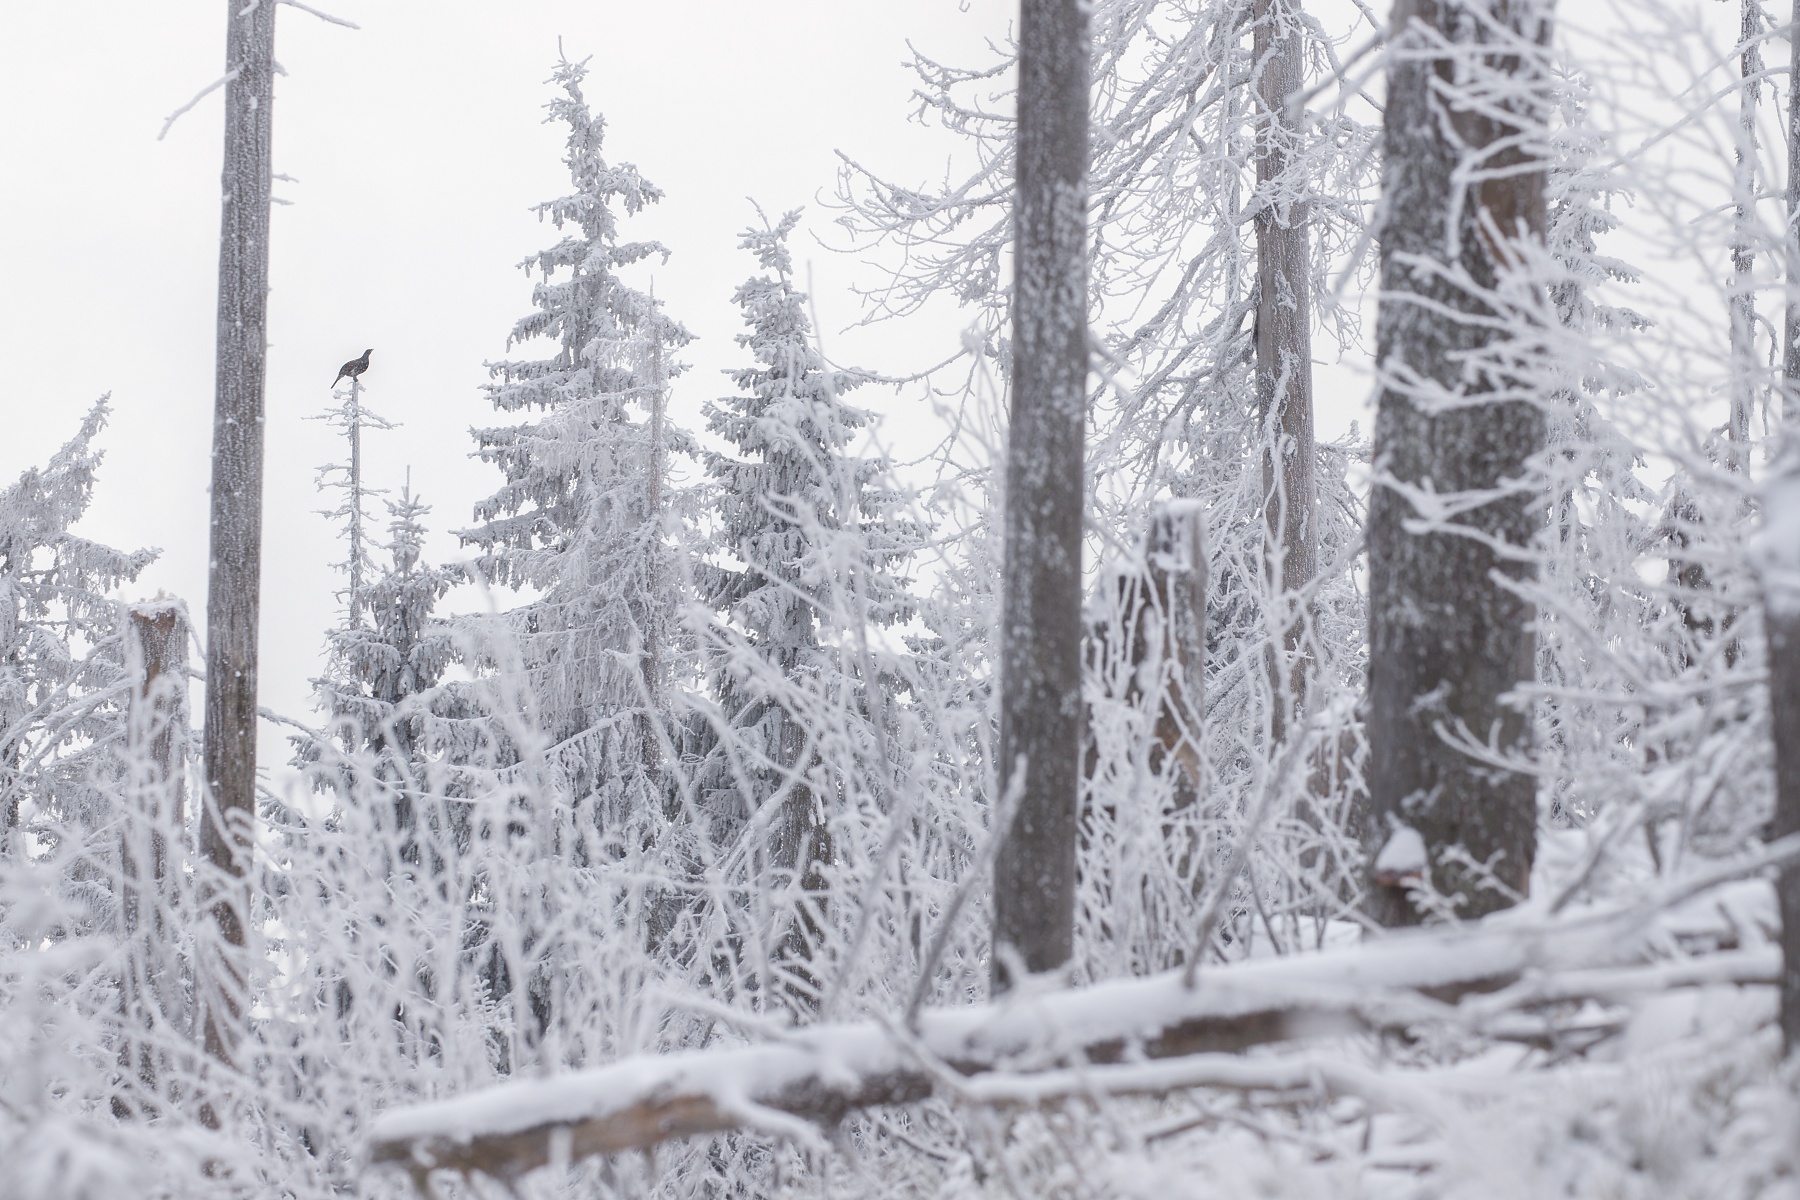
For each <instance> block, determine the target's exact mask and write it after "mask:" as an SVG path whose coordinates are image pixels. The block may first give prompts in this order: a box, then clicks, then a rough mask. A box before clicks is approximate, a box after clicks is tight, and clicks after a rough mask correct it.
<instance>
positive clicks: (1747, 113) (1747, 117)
mask: <svg viewBox="0 0 1800 1200" xmlns="http://www.w3.org/2000/svg"><path fill="white" fill-rule="evenodd" d="M1739 10H1740V17H1739V25H1738V38H1739V42H1740V44H1741V45H1742V47H1743V49H1742V51H1741V53H1740V54H1739V56H1738V74H1739V78H1740V79H1742V80H1743V90H1742V91H1741V92H1740V93H1739V95H1738V141H1737V170H1736V172H1735V177H1734V179H1733V181H1732V182H1733V187H1732V191H1733V192H1734V193H1735V195H1734V199H1735V201H1736V206H1737V212H1736V216H1735V219H1734V221H1733V228H1732V240H1731V413H1730V417H1729V420H1728V421H1727V423H1726V437H1727V439H1728V441H1729V442H1730V449H1729V453H1730V458H1729V460H1728V461H1727V463H1726V466H1727V468H1728V469H1730V470H1732V471H1736V472H1740V473H1741V472H1747V471H1748V470H1749V469H1750V420H1751V416H1752V414H1753V413H1754V412H1755V409H1756V392H1757V386H1756V375H1757V369H1758V363H1757V357H1756V243H1755V231H1754V227H1755V223H1756V106H1757V101H1758V100H1759V98H1760V95H1761V91H1762V86H1761V84H1760V82H1759V81H1758V76H1760V75H1761V74H1762V50H1761V48H1760V47H1759V46H1758V44H1757V38H1758V37H1759V36H1760V35H1761V33H1762V21H1761V10H1762V5H1761V0H1739Z"/></svg>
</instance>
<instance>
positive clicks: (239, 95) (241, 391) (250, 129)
mask: <svg viewBox="0 0 1800 1200" xmlns="http://www.w3.org/2000/svg"><path fill="white" fill-rule="evenodd" d="M277 7H278V6H277V5H276V4H274V3H271V2H270V0H260V2H255V0H253V2H250V3H246V2H245V0H228V2H227V5H226V10H227V12H228V13H229V14H230V16H229V24H228V26H227V29H228V32H227V35H226V68H227V70H228V71H229V72H230V74H231V81H230V82H229V83H227V84H226V86H225V168H224V179H223V196H224V200H223V216H222V219H221V221H220V230H219V344H218V363H217V379H216V391H215V396H214V403H213V452H212V536H211V560H210V561H211V574H210V577H209V579H208V581H207V596H206V714H205V750H204V764H203V765H204V768H205V773H206V778H205V781H204V782H205V789H204V794H203V807H202V809H201V815H200V853H201V856H202V857H203V858H204V860H205V866H206V867H207V868H208V869H209V871H210V878H209V879H208V881H207V882H208V884H209V885H210V887H211V889H212V891H211V894H210V896H209V901H210V905H211V909H212V914H213V920H214V922H215V924H216V925H217V929H218V936H219V940H220V942H221V943H222V947H221V950H222V954H221V958H222V960H223V961H220V962H217V963H212V964H208V968H209V969H208V972H207V974H208V976H209V978H207V979H206V980H205V983H204V985H203V987H202V991H201V994H202V996H203V998H204V1005H205V1007H204V1014H205V1015H204V1029H205V1039H206V1049H207V1052H208V1053H209V1054H211V1055H212V1056H213V1057H214V1058H216V1059H218V1060H219V1061H220V1062H223V1063H227V1064H229V1063H231V1062H232V1061H233V1059H234V1056H235V1046H236V1043H237V1039H238V1036H239V1025H240V1023H241V1020H242V1016H243V988H244V980H245V975H244V971H245V965H246V964H245V961H244V950H243V948H244V944H245V932H246V929H245V926H246V921H247V916H248V913H247V910H248V907H249V894H248V890H247V887H246V886H245V885H244V884H243V882H242V881H243V879H244V878H245V876H246V874H247V873H248V871H249V866H250V844H251V830H252V827H253V824H254V820H255V814H256V668H257V646H256V637H257V624H258V616H259V612H260V609H261V585H262V479H263V376H264V365H265V355H266V347H267V333H266V329H265V320H266V316H267V312H268V292H269V173H270V113H271V108H272V104H273V99H274V82H275V76H274V62H275V59H274V53H275V9H276V8H277Z"/></svg>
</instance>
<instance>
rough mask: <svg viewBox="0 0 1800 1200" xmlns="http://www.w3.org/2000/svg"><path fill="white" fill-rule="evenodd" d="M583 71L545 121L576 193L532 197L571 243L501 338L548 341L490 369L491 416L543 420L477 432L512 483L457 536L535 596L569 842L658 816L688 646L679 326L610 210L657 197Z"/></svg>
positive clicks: (529, 658)
mask: <svg viewBox="0 0 1800 1200" xmlns="http://www.w3.org/2000/svg"><path fill="white" fill-rule="evenodd" d="M586 74H587V67H586V64H585V63H571V62H568V61H567V60H564V61H562V62H560V63H558V65H557V68H556V70H555V72H554V74H553V76H552V82H554V83H555V84H556V85H557V86H558V87H559V88H561V89H562V92H563V94H562V95H561V96H558V97H557V98H556V99H554V100H553V101H551V102H550V104H549V105H547V108H548V109H549V112H550V117H549V119H550V120H551V121H561V122H563V123H564V124H566V125H567V126H568V130H569V136H568V143H567V145H568V151H567V155H566V157H565V159H564V161H565V162H566V163H567V165H568V168H569V174H570V177H571V179H572V181H573V183H574V185H575V190H574V191H573V192H571V193H570V194H569V195H567V196H563V197H561V198H559V199H556V200H552V201H549V202H547V203H545V204H542V205H539V206H538V213H539V215H540V216H541V217H547V218H549V220H550V222H551V223H552V224H553V225H554V226H555V227H556V228H557V229H559V230H564V231H565V232H566V236H565V237H564V238H563V239H562V240H561V241H560V242H558V243H557V244H556V245H554V246H552V247H550V248H549V249H547V250H544V251H542V252H541V253H539V254H536V255H533V256H532V257H531V258H529V259H527V260H526V261H525V263H524V264H523V265H524V267H525V268H526V269H527V270H528V271H537V272H539V273H541V275H542V278H541V279H540V281H539V282H538V283H537V285H536V287H535V288H534V289H533V295H532V303H533V307H534V311H533V312H532V313H530V314H529V315H527V316H525V317H523V318H521V319H520V320H519V321H518V323H517V324H516V325H514V327H513V330H512V334H511V336H510V338H509V339H508V344H509V345H513V344H518V343H529V342H532V341H534V340H535V339H539V338H544V339H548V340H550V341H551V342H552V343H553V344H554V349H553V350H552V352H551V354H550V355H549V356H548V357H545V358H539V359H522V360H517V359H516V360H507V361H504V362H499V363H495V364H493V365H492V366H491V368H490V369H491V372H492V374H493V376H494V378H495V382H494V383H492V384H489V385H488V395H489V398H490V399H491V400H492V401H493V404H494V407H495V408H496V409H498V410H499V411H501V412H502V413H537V414H539V415H537V416H536V418H535V419H534V420H530V421H527V422H526V423H523V424H517V425H504V426H497V427H491V428H487V429H481V430H477V431H476V441H477V446H478V450H477V454H478V455H479V456H480V457H481V458H482V459H483V460H485V461H487V462H490V463H493V464H494V465H495V466H497V467H499V468H500V471H501V473H502V474H503V475H504V476H505V479H506V482H505V483H504V485H503V486H502V487H501V489H500V490H499V491H498V492H496V493H495V494H494V495H493V496H491V497H489V498H488V499H487V500H484V501H482V502H481V503H480V504H478V505H477V506H476V509H475V516H476V519H477V521H478V522H479V523H478V524H476V525H474V526H472V527H470V528H468V529H466V530H463V531H461V532H460V534H459V536H460V537H461V538H462V540H463V543H464V544H465V545H470V546H474V547H476V548H477V550H478V551H479V556H478V557H477V559H476V561H475V569H476V570H477V571H478V572H479V573H480V574H481V575H482V576H483V577H484V578H485V579H487V580H488V581H489V582H491V583H495V584H499V585H502V586H505V587H509V588H514V589H519V588H528V589H531V590H532V591H534V592H536V593H537V594H536V596H535V597H534V598H533V599H531V600H530V601H528V602H527V603H526V604H524V605H522V606H520V607H519V608H517V609H514V610H512V611H511V612H510V613H509V614H508V625H509V628H510V632H511V634H512V636H513V637H514V638H515V639H516V641H517V646H518V652H519V654H520V656H521V659H522V666H523V670H524V674H525V679H524V682H525V685H526V691H527V692H528V693H529V694H530V695H531V696H532V698H533V702H534V704H535V706H536V714H537V717H536V719H537V722H538V724H539V725H540V726H541V728H542V730H543V732H544V733H545V734H546V735H547V736H548V738H549V741H550V748H549V750H548V751H547V753H548V756H549V759H550V761H551V764H552V767H553V769H554V770H555V772H556V773H557V774H558V776H559V778H560V780H561V783H560V785H559V787H560V789H561V792H562V795H563V801H562V802H563V803H564V804H565V805H566V806H576V807H581V808H583V809H586V810H589V811H590V812H591V813H592V815H593V817H594V820H589V821H581V822H577V823H576V824H578V825H580V826H581V827H582V828H580V829H576V828H575V826H574V825H571V827H570V829H569V831H568V832H569V833H570V835H571V836H573V837H574V838H575V839H576V840H577V843H580V842H581V841H582V840H583V839H585V838H588V837H589V836H591V835H593V834H594V833H596V832H597V831H598V830H599V828H600V827H601V824H605V825H607V826H608V827H610V828H613V829H614V830H615V831H616V830H617V828H618V822H619V821H621V820H623V819H625V817H626V815H627V814H636V815H638V816H641V815H643V814H645V813H648V812H650V811H653V810H660V806H661V802H660V797H661V796H662V794H663V784H662V782H661V781H660V778H661V775H662V768H661V765H660V759H661V755H662V747H663V745H664V742H665V740H666V738H665V735H664V733H663V731H662V722H663V719H664V712H665V707H666V697H665V696H664V694H663V693H664V691H665V681H666V680H667V679H668V678H669V672H670V659H671V656H672V655H673V654H674V653H675V651H676V648H677V646H678V644H679V640H680V639H679V637H678V621H677V615H676V608H677V605H676V582H677V576H676V572H675V571H674V570H673V569H672V564H671V561H670V554H671V552H670V547H669V543H668V537H667V531H666V516H667V510H668V506H669V501H670V497H669V494H668V493H669V488H668V485H667V480H666V479H665V475H666V472H667V462H668V457H669V455H670V454H671V452H674V451H679V450H684V449H686V448H688V441H689V439H688V438H687V436H686V435H685V434H683V433H682V432H681V431H680V430H678V429H676V428H674V427H673V426H672V425H671V424H670V423H669V422H668V421H667V420H666V418H664V416H663V415H662V405H663V388H664V384H665V380H666V376H667V375H668V374H670V373H672V371H671V369H669V368H667V367H665V366H663V365H662V364H663V360H664V351H665V350H666V349H668V348H671V347H676V346H680V345H682V344H684V343H685V342H687V341H688V339H689V335H688V333H687V331H686V330H684V329H683V328H682V327H681V326H680V325H679V324H677V323H676V322H674V321H672V320H670V319H669V318H668V317H666V316H664V315H663V314H662V312H661V311H660V310H659V308H658V307H657V305H656V303H655V301H653V300H652V299H651V297H650V296H648V295H647V294H646V293H644V292H643V291H640V290H639V289H637V288H634V287H632V286H630V285H628V284H627V283H626V282H625V281H624V280H623V279H621V278H620V275H619V271H620V270H621V269H622V268H625V267H628V266H630V265H632V264H634V263H638V262H641V261H642V260H644V259H646V258H648V257H651V256H652V255H666V254H667V251H666V250H665V249H664V247H662V246H661V245H660V244H658V243H655V242H628V241H621V240H620V238H619V231H618V218H619V215H620V214H619V213H618V212H617V211H616V210H617V209H623V211H624V213H625V214H632V213H636V212H639V211H641V210H642V209H643V208H644V206H645V205H647V204H650V203H653V202H654V201H656V200H657V199H659V198H660V197H661V195H662V193H661V192H660V191H658V190H657V189H656V188H655V187H654V186H653V185H651V184H650V183H648V182H647V181H646V180H644V179H643V177H642V176H640V175H639V174H638V171H637V168H635V167H633V166H631V165H630V164H624V163H622V164H612V163H608V162H607V161H606V160H605V159H604V158H603V157H602V156H601V146H602V142H603V140H604V136H605V129H606V126H605V121H604V119H603V118H601V117H600V116H599V115H597V114H595V113H593V112H592V111H590V109H589V108H588V105H587V102H586V100H585V99H584V98H583V95H582V91H581V82H582V79H583V78H584V77H585V76H586ZM634 408H635V409H637V410H640V411H641V412H642V414H643V415H642V416H638V415H634V412H633V409H634ZM490 665H491V664H490ZM596 822H600V823H601V824H596ZM569 848H570V849H571V850H572V851H573V850H576V847H574V846H571V847H569ZM591 850H592V847H587V848H586V849H585V850H580V851H579V852H582V853H587V852H591Z"/></svg>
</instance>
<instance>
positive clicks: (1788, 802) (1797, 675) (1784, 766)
mask: <svg viewBox="0 0 1800 1200" xmlns="http://www.w3.org/2000/svg"><path fill="white" fill-rule="evenodd" d="M1793 17H1794V24H1793V25H1792V26H1790V28H1789V31H1788V40H1789V42H1791V43H1792V55H1793V57H1792V59H1791V63H1792V71H1791V73H1790V74H1789V76H1788V177H1787V236H1786V238H1785V239H1784V240H1783V244H1784V248H1785V253H1786V255H1787V287H1788V294H1787V330H1786V333H1785V337H1786V338H1787V345H1786V346H1785V347H1784V348H1783V349H1784V353H1783V355H1782V403H1781V407H1782V431H1781V432H1782V471H1781V476H1780V477H1779V478H1781V479H1782V480H1783V481H1784V482H1785V483H1786V486H1787V488H1788V492H1787V499H1788V503H1789V504H1791V503H1792V501H1793V500H1794V499H1797V498H1800V486H1797V485H1800V86H1796V83H1795V81H1796V80H1800V0H1794V12H1793ZM1784 507H1785V506H1784V505H1783V504H1781V503H1780V502H1779V501H1777V499H1776V498H1775V497H1770V498H1769V500H1768V501H1767V502H1766V503H1765V506H1764V511H1765V513H1782V514H1783V515H1784V516H1785V515H1786V513H1785V512H1783V509H1784ZM1788 511H1791V510H1788ZM1775 549H1777V550H1778V552H1782V553H1785V554H1787V555H1790V556H1792V557H1793V559H1794V560H1800V546H1793V547H1785V548H1784V547H1775ZM1788 582H1789V587H1792V586H1793V583H1794V581H1792V580H1790V581H1788ZM1767 595H1768V597H1769V604H1768V609H1767V626H1768V643H1769V708H1770V713H1769V724H1770V727H1771V732H1772V733H1773V734H1774V738H1775V817H1774V820H1772V821H1771V822H1770V823H1769V824H1770V828H1769V834H1770V836H1771V837H1772V838H1779V837H1782V836H1783V835H1785V834H1790V833H1800V607H1796V606H1793V605H1791V604H1782V603H1780V601H1781V600H1782V599H1785V597H1784V596H1783V593H1782V591H1781V588H1780V585H1779V584H1778V583H1775V582H1774V581H1770V584H1769V586H1768V587H1767ZM1775 899H1776V904H1777V906H1778V907H1779V908H1780V910H1781V1000H1780V1017H1781V1038H1782V1044H1783V1045H1784V1047H1785V1048H1786V1049H1787V1052H1788V1053H1789V1054H1792V1053H1793V1052H1794V1051H1795V1049H1796V1048H1800V863H1787V864H1785V865H1783V866H1782V868H1781V871H1780V873H1779V874H1778V875H1776V877H1775Z"/></svg>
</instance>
